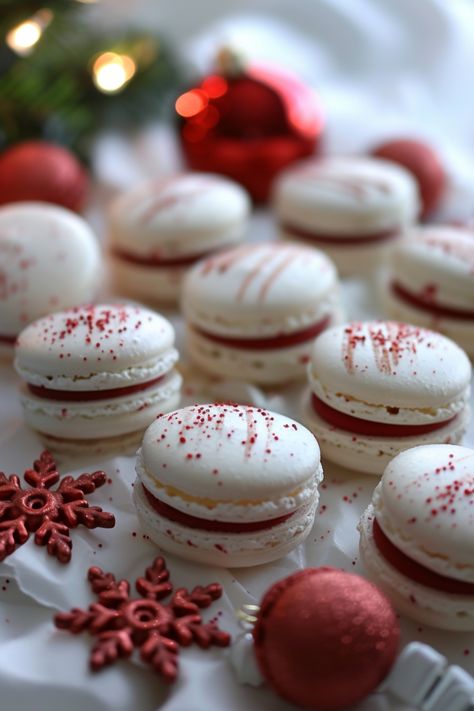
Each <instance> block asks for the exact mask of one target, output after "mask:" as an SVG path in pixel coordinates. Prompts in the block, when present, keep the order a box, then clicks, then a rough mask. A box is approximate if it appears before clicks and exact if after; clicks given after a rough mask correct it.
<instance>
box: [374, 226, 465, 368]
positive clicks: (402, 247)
mask: <svg viewBox="0 0 474 711" xmlns="http://www.w3.org/2000/svg"><path fill="white" fill-rule="evenodd" d="M382 296H383V301H384V305H385V310H386V312H387V314H388V315H389V316H390V317H391V318H396V319H401V320H404V321H409V322H410V323H417V324H419V325H420V326H428V327H430V328H433V329H435V330H436V331H440V332H441V333H444V334H445V335H446V336H449V337H450V338H452V339H453V340H454V341H456V342H457V343H458V344H459V345H460V346H461V347H462V348H464V349H465V350H466V351H467V352H468V353H469V355H471V356H474V235H473V233H472V230H467V229H465V228H464V229H463V228H462V227H446V226H443V225H429V226H427V227H420V228H418V229H416V230H410V231H409V232H408V233H407V235H406V238H405V239H403V240H401V241H400V242H398V244H397V245H396V247H395V248H394V250H393V254H392V256H391V260H390V264H389V266H388V268H387V271H386V273H384V275H383V277H382Z"/></svg>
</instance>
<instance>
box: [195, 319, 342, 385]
mask: <svg viewBox="0 0 474 711" xmlns="http://www.w3.org/2000/svg"><path fill="white" fill-rule="evenodd" d="M341 320H342V318H340V317H339V315H338V313H337V312H334V314H333V317H332V319H331V323H338V322H339V321H341ZM186 344H187V349H188V353H189V355H190V356H191V358H192V359H193V361H194V362H195V363H196V364H197V365H198V366H199V367H200V368H201V369H202V370H203V371H205V372H207V373H209V374H210V375H213V376H216V375H220V376H221V377H223V378H229V377H231V378H235V377H236V374H238V378H239V380H247V381H249V382H251V383H257V384H260V385H277V384H282V383H287V382H290V381H292V380H298V379H300V378H301V379H302V378H304V377H305V375H306V370H307V364H308V361H309V359H310V355H311V348H312V340H308V341H306V342H304V343H300V344H299V345H296V346H290V347H287V348H274V349H271V350H264V351H262V350H249V349H245V350H243V349H240V348H238V347H232V346H225V345H222V344H221V343H216V342H215V341H211V340H210V339H209V338H206V336H204V335H203V334H201V333H199V332H198V331H196V330H195V329H193V328H188V329H187V331H186Z"/></svg>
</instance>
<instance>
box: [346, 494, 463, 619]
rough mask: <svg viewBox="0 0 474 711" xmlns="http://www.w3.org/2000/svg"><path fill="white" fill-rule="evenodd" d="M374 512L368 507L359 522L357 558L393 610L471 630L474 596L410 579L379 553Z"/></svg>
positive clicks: (408, 615) (410, 616) (413, 617)
mask: <svg viewBox="0 0 474 711" xmlns="http://www.w3.org/2000/svg"><path fill="white" fill-rule="evenodd" d="M374 518H375V511H374V508H373V506H372V505H370V506H369V507H368V508H367V510H366V511H365V513H364V514H363V516H362V518H361V520H360V522H359V526H358V528H359V532H360V545H359V549H360V555H361V559H362V562H363V563H364V565H365V568H366V572H367V573H368V577H369V578H370V579H371V580H372V581H373V582H374V583H375V584H376V585H378V587H379V588H380V589H381V590H382V591H383V592H385V594H386V595H387V596H388V597H389V598H390V599H391V601H392V602H393V605H394V606H395V607H396V609H397V610H398V611H399V612H401V613H402V614H404V615H406V616H407V617H409V618H411V619H413V620H417V621H418V622H421V623H422V624H426V625H429V626H431V627H436V628H439V629H444V630H452V631H459V632H470V631H474V597H473V596H469V595H458V594H453V593H448V592H443V591H441V590H436V589H434V588H430V587H427V586H425V585H422V584H421V583H418V582H415V581H414V580H410V579H409V578H408V577H406V576H404V575H402V574H401V573H400V572H399V571H398V570H396V569H395V568H394V567H393V566H392V565H391V564H390V563H389V562H388V561H387V560H386V559H385V558H384V557H383V555H382V554H381V552H380V551H379V549H378V548H377V546H376V543H375V540H374V535H373V522H374Z"/></svg>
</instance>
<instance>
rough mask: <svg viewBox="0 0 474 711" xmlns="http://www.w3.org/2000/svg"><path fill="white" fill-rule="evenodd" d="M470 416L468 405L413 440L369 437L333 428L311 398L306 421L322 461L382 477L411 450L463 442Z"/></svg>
mask: <svg viewBox="0 0 474 711" xmlns="http://www.w3.org/2000/svg"><path fill="white" fill-rule="evenodd" d="M470 414H471V413H470V408H469V406H465V407H464V409H463V410H461V412H460V413H459V414H458V415H457V417H456V419H455V420H453V421H452V422H449V423H448V424H447V425H446V426H445V427H442V428H440V429H438V430H435V431H434V432H429V433H427V434H422V435H418V436H413V437H386V438H384V437H367V436H362V435H356V434H353V433H351V432H346V431H345V430H342V429H338V428H335V427H332V426H331V425H329V424H328V423H327V422H325V421H324V420H323V419H322V418H321V417H319V416H318V415H317V414H316V412H315V411H314V410H313V408H312V406H311V403H310V399H309V398H308V401H307V402H306V405H305V408H304V422H305V424H306V426H307V427H308V428H309V429H310V430H311V431H312V432H313V433H314V436H315V437H316V438H317V440H318V442H319V445H320V447H321V453H322V456H323V460H326V459H327V460H329V461H331V462H334V463H336V464H339V465H340V466H343V467H346V468H348V469H351V470H353V471H360V472H362V473H364V474H374V475H376V476H381V475H382V474H383V471H384V469H385V467H386V466H387V465H388V464H389V462H390V461H391V460H392V459H393V457H395V456H396V455H397V454H399V453H400V452H402V451H403V450H405V449H408V448H409V447H418V446H419V445H427V444H437V443H439V442H443V443H452V444H456V443H458V442H461V440H462V438H463V436H464V434H465V432H466V430H467V427H468V424H469V420H470Z"/></svg>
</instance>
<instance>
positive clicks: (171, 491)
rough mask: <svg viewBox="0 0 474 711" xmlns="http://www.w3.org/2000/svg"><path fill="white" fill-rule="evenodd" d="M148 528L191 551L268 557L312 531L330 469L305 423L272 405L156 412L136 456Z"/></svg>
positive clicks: (222, 561)
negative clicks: (320, 486) (320, 489)
mask: <svg viewBox="0 0 474 711" xmlns="http://www.w3.org/2000/svg"><path fill="white" fill-rule="evenodd" d="M137 475H138V478H137V480H136V482H135V485H134V500H135V505H136V507H137V511H138V516H139V519H140V522H141V525H142V527H143V530H144V531H145V533H147V534H148V535H149V536H150V538H151V539H152V540H153V541H155V543H156V544H157V545H159V546H160V548H163V549H164V550H166V551H169V552H171V553H176V554H178V555H180V556H182V557H183V558H188V559H189V560H193V561H199V562H202V563H207V564H210V565H219V566H224V567H235V566H250V565H258V564H260V563H268V562H270V561H272V560H275V559H277V558H280V557H281V556H283V555H285V554H286V553H288V552H289V551H290V550H292V549H293V548H294V547H295V546H297V545H298V544H299V543H301V542H302V541H303V540H304V539H305V538H306V536H307V535H308V533H309V531H310V529H311V527H312V525H313V521H314V517H315V513H316V508H317V504H318V499H319V493H318V484H319V483H320V481H321V480H322V477H323V473H322V468H321V464H320V457H319V447H318V443H317V442H316V440H315V438H314V436H313V435H312V434H311V432H309V431H308V430H307V429H306V428H305V427H303V426H302V425H300V424H299V423H297V422H295V421H294V420H290V419H289V418H287V417H284V416H283V415H278V414H276V413H273V412H268V411H267V410H262V409H259V408H255V407H250V406H240V405H232V404H222V405H195V406H192V407H186V408H183V409H181V410H176V412H172V413H170V414H169V415H163V416H162V417H160V418H159V419H157V420H156V421H155V422H154V423H153V424H152V425H150V427H149V428H148V430H147V431H146V433H145V436H144V438H143V444H142V447H141V449H140V450H139V453H138V459H137Z"/></svg>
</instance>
